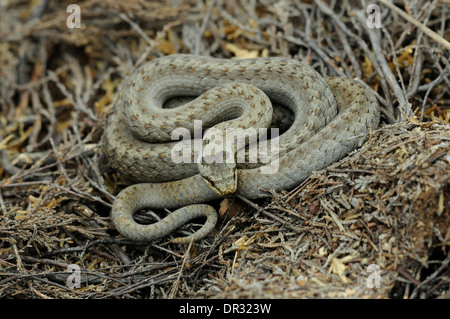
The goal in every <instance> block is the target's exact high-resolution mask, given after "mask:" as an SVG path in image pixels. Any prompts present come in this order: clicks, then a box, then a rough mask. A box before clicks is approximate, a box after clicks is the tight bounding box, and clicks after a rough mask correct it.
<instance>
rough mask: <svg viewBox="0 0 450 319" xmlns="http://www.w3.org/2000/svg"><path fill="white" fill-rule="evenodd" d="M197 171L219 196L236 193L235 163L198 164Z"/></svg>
mask: <svg viewBox="0 0 450 319" xmlns="http://www.w3.org/2000/svg"><path fill="white" fill-rule="evenodd" d="M198 169H199V172H200V175H201V176H202V177H203V179H204V180H205V181H206V183H207V184H208V185H209V187H211V189H212V190H213V191H214V192H216V193H217V194H219V195H220V196H228V195H231V194H234V193H235V192H236V190H237V169H236V163H209V164H208V163H199V164H198Z"/></svg>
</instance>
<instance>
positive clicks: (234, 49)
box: [0, 0, 450, 298]
mask: <svg viewBox="0 0 450 319" xmlns="http://www.w3.org/2000/svg"><path fill="white" fill-rule="evenodd" d="M69 3H70V2H69V1H45V0H44V1H30V2H29V1H12V0H11V1H3V2H1V4H0V161H1V162H0V163H1V166H0V211H1V213H0V296H1V297H3V298H118V297H120V298H148V297H151V298H230V297H238V298H246V297H250V298H287V297H289V298H293V297H303V298H317V297H320V298H323V297H325V298H327V297H342V298H345V297H352V298H437V297H440V298H448V297H449V295H448V291H449V276H448V274H449V267H448V263H449V257H448V254H449V252H448V251H449V242H450V182H449V181H450V125H449V123H450V92H449V87H450V63H449V62H450V61H449V56H450V55H449V52H450V51H449V50H448V48H447V47H446V44H445V41H444V40H443V39H445V38H446V39H447V40H448V39H449V37H450V28H449V27H448V25H446V23H447V24H448V20H449V15H450V7H449V4H448V2H446V1H402V2H401V3H400V2H399V3H396V4H397V6H398V7H399V8H400V9H402V10H403V11H405V12H406V13H407V14H408V16H409V18H408V19H405V18H404V17H402V16H399V15H398V14H396V13H394V12H393V11H392V8H388V7H383V6H381V9H382V24H383V28H381V29H379V30H378V29H369V28H367V25H366V23H365V20H366V17H367V13H366V10H365V8H366V7H365V6H364V7H361V5H360V1H339V2H333V3H337V4H335V6H334V7H330V3H329V2H326V1H319V0H318V1H306V0H305V1H271V0H265V1H260V2H258V4H256V2H254V1H237V0H235V1H220V0H217V1H207V2H206V3H203V2H197V1H183V2H182V1H175V0H174V1H167V2H166V1H146V2H144V1H138V0H129V1H126V2H119V1H112V0H108V1H97V0H91V1H79V2H78V3H79V4H80V6H81V18H82V20H81V22H82V28H81V29H68V28H67V26H66V19H67V16H68V15H69V14H68V13H67V12H66V8H67V5H68V4H69ZM412 21H413V23H411V22H412ZM425 25H426V26H427V27H426V28H425ZM174 53H196V54H202V55H211V56H215V57H225V58H233V57H252V56H293V57H295V58H299V59H302V60H305V61H306V62H307V63H309V64H310V65H312V66H313V67H314V68H315V69H316V70H318V71H319V72H320V73H321V74H323V75H327V76H346V77H351V78H358V79H360V80H361V81H362V82H363V83H365V84H367V86H368V87H370V88H371V89H372V90H373V91H374V93H375V94H376V96H377V98H378V100H379V102H380V105H381V106H382V108H383V126H382V128H381V129H380V130H377V131H375V132H373V134H372V135H371V137H370V139H369V141H368V142H367V143H366V144H365V145H363V147H362V148H361V149H360V150H359V151H357V152H354V153H353V154H351V155H350V156H348V157H347V158H345V159H343V160H342V161H340V162H339V163H336V164H335V165H333V166H332V167H329V168H327V169H325V170H323V171H321V172H317V173H315V174H313V175H312V176H311V177H310V178H309V179H308V180H306V181H305V182H304V183H302V184H301V185H299V187H298V188H297V189H294V190H291V191H289V192H288V191H286V192H283V193H278V194H273V199H272V200H270V201H262V202H257V203H256V202H250V201H248V200H246V199H244V198H237V199H236V200H234V201H229V200H227V201H224V202H223V203H222V218H221V220H220V223H219V224H218V226H217V229H216V232H215V233H213V234H211V236H209V237H208V238H206V239H205V240H203V241H201V242H199V243H196V244H195V245H192V246H189V247H187V246H181V245H172V244H168V243H167V242H165V241H160V242H155V243H151V244H142V243H134V242H130V241H128V240H125V239H123V238H121V237H120V236H119V235H118V233H117V232H116V231H115V230H114V227H113V226H112V224H111V222H110V220H109V211H110V208H111V203H112V202H113V200H114V195H115V194H117V193H118V191H119V190H121V189H122V188H124V187H125V186H126V184H125V182H123V181H121V180H120V179H119V178H118V176H117V175H116V173H115V172H113V171H111V170H110V168H109V167H108V165H107V164H106V163H105V161H104V157H103V154H102V152H101V148H100V146H101V143H102V140H101V136H102V131H103V127H104V124H105V121H106V117H107V114H108V112H109V111H110V110H111V107H112V105H113V103H114V98H115V95H116V93H117V92H118V90H120V84H121V82H122V81H123V79H124V78H125V77H126V76H127V75H128V74H130V73H131V72H132V71H133V70H134V69H136V68H137V67H138V66H140V65H141V64H143V63H145V62H146V61H148V60H151V59H154V58H156V57H158V56H162V55H166V54H174ZM407 118H408V120H406V121H405V119H407ZM216 204H217V206H219V203H216ZM72 264H76V265H78V266H79V267H80V269H81V279H82V283H81V288H77V289H73V290H72V289H70V288H69V287H68V286H67V278H68V276H69V275H70V274H71V273H68V272H67V267H68V266H69V265H72ZM371 264H375V265H378V266H379V269H380V274H381V282H380V284H381V286H380V288H369V287H368V286H367V279H368V278H369V276H370V274H371V273H370V272H369V271H370V268H368V266H369V265H371Z"/></svg>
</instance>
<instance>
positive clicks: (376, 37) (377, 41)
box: [354, 11, 413, 120]
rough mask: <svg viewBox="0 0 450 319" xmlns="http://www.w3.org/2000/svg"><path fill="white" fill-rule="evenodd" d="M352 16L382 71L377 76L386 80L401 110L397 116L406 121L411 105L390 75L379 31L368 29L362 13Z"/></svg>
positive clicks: (358, 12) (355, 12) (393, 77)
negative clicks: (362, 28) (369, 43)
mask: <svg viewBox="0 0 450 319" xmlns="http://www.w3.org/2000/svg"><path fill="white" fill-rule="evenodd" d="M354 14H355V15H356V16H357V17H358V19H359V22H360V24H361V25H362V26H363V27H364V28H365V30H366V33H367V34H368V35H369V39H370V42H371V43H372V49H373V51H374V55H375V58H376V59H377V61H378V63H379V64H380V67H381V69H382V70H383V73H380V74H379V75H380V76H384V77H385V78H386V80H387V82H388V83H389V85H390V86H391V88H392V90H393V91H394V94H395V97H396V98H397V100H398V102H399V108H400V110H401V113H400V114H399V116H400V119H402V120H406V118H409V117H411V116H412V114H413V112H412V110H411V104H410V103H409V102H408V99H407V98H406V95H405V92H404V91H403V90H402V88H401V87H400V86H399V84H398V81H397V79H396V78H395V76H394V74H392V71H391V68H390V67H389V64H388V63H387V61H386V58H385V57H384V54H383V52H382V51H381V48H382V45H381V38H380V34H379V31H378V29H375V28H373V29H370V28H369V27H368V26H367V25H366V19H367V17H366V16H365V14H364V12H363V11H354Z"/></svg>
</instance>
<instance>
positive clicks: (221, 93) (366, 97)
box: [103, 55, 380, 243]
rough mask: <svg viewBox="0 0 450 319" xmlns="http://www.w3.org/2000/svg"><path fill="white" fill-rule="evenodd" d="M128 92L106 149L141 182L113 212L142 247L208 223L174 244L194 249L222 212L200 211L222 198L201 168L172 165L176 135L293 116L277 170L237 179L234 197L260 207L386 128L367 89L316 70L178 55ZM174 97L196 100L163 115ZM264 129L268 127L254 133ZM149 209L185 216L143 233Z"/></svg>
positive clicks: (243, 172) (147, 69)
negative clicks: (197, 125) (192, 224)
mask: <svg viewBox="0 0 450 319" xmlns="http://www.w3.org/2000/svg"><path fill="white" fill-rule="evenodd" d="M124 85H125V86H124V89H123V90H122V92H121V93H120V95H119V97H118V99H117V103H116V105H115V111H114V113H113V114H111V116H110V118H109V121H108V124H107V126H106V128H105V133H104V137H105V138H104V143H103V149H104V152H105V154H106V156H107V158H108V160H109V163H110V164H111V166H112V167H113V168H114V169H115V170H117V171H118V172H119V173H120V174H121V175H123V176H124V177H126V178H128V179H130V180H133V181H136V182H139V183H138V184H134V185H131V186H129V187H127V188H125V189H124V190H122V191H121V192H120V193H119V194H118V195H117V198H116V200H115V202H114V204H113V207H112V211H111V217H112V221H113V223H114V225H115V227H116V228H117V230H118V231H119V232H120V233H121V234H122V235H123V236H125V237H128V238H130V239H133V240H138V241H151V240H155V239H158V238H162V237H164V236H166V235H168V234H169V233H170V232H172V231H173V230H174V229H176V228H178V227H179V226H180V225H182V224H184V223H186V222H187V221H189V220H191V219H193V218H196V217H200V216H205V217H206V218H207V220H206V222H205V224H204V225H203V226H202V227H201V228H200V229H199V230H198V231H196V232H195V233H194V234H192V235H191V236H187V237H181V238H175V239H172V240H171V241H172V242H175V243H189V241H190V240H191V239H192V238H193V239H194V240H198V239H201V238H203V237H205V236H206V235H207V234H208V233H209V232H210V231H211V230H212V228H213V227H214V226H215V224H216V221H217V213H216V212H215V210H214V209H213V208H212V207H211V206H209V205H205V204H201V203H204V202H207V201H211V200H213V199H218V198H220V197H221V195H219V194H218V193H217V189H216V190H213V189H212V188H211V185H210V184H208V183H207V181H206V180H207V179H208V177H207V176H205V177H206V179H205V177H204V176H202V175H200V174H199V173H198V168H197V166H198V165H197V163H195V161H194V160H193V161H191V163H181V164H175V163H174V161H173V159H172V156H171V154H172V153H171V150H172V149H173V147H174V146H175V144H176V143H178V142H179V141H171V133H172V132H173V131H174V130H175V129H176V128H179V127H184V128H186V129H188V130H189V131H190V132H192V130H193V128H194V120H200V121H201V123H202V125H203V129H205V128H208V127H211V126H214V125H216V124H217V123H219V122H222V123H225V124H218V125H219V126H220V125H222V128H223V127H229V126H231V127H253V126H255V125H267V124H270V119H271V116H272V113H271V109H270V104H271V102H272V103H274V104H279V105H282V106H284V107H287V108H289V109H290V110H291V111H292V112H293V113H294V115H295V119H294V121H293V124H292V125H291V126H290V128H289V129H287V131H286V132H284V133H283V134H281V135H280V137H279V145H280V153H279V166H278V169H277V170H276V171H275V172H273V173H272V174H262V173H261V167H251V168H249V167H246V166H245V165H244V166H242V167H238V169H237V170H236V171H234V173H233V174H235V175H234V176H235V178H236V180H235V181H234V182H231V184H233V183H236V186H237V190H236V192H237V193H239V194H241V195H243V196H244V197H247V198H251V199H255V198H260V197H265V196H268V193H267V192H265V191H264V190H276V191H279V190H282V189H290V188H293V187H295V186H296V185H298V184H299V183H300V182H302V181H303V180H304V179H306V178H307V177H308V175H309V174H310V173H311V172H312V171H314V170H318V169H322V168H324V167H326V166H328V165H330V164H332V163H333V162H336V161H338V160H339V159H341V158H343V157H344V156H345V155H346V154H348V153H349V152H350V151H352V150H354V149H355V148H357V147H358V146H360V145H361V144H362V143H363V142H364V141H365V140H366V139H367V137H368V134H367V133H368V132H369V130H370V129H371V128H372V129H373V128H375V127H377V126H378V123H379V119H380V111H379V106H378V103H377V100H376V98H375V97H374V95H373V94H372V93H371V92H370V91H368V90H367V89H365V88H364V87H363V86H362V85H360V84H358V83H357V82H355V81H353V80H349V79H344V78H325V79H324V78H322V77H321V76H320V75H319V74H318V73H317V72H316V71H314V70H313V69H312V68H311V67H309V66H307V65H305V64H303V63H301V62H298V61H295V60H292V59H287V58H257V59H245V60H225V59H214V58H208V57H200V56H193V55H172V56H166V57H162V58H159V59H156V60H153V61H150V62H148V63H146V64H145V65H143V66H142V67H140V68H139V69H138V70H136V71H135V72H134V73H133V74H131V76H129V77H128V79H127V80H126V82H125V84H124ZM175 96H192V97H197V98H196V99H194V100H193V101H191V102H189V103H187V104H184V105H182V106H180V107H176V108H173V109H168V108H164V107H163V106H164V103H165V101H167V100H168V99H170V98H172V97H175ZM267 106H268V107H269V108H268V109H267ZM216 107H217V108H216ZM259 107H266V109H265V110H264V111H261V110H260V109H259ZM234 118H235V119H234ZM232 119H234V120H232ZM259 119H262V120H263V122H264V124H255V123H257V120H259ZM267 119H268V120H267ZM223 121H228V122H223ZM267 121H268V122H267ZM233 123H235V124H233ZM245 123H246V124H245ZM244 125H247V126H244ZM191 158H194V155H191ZM266 165H269V164H266ZM262 167H264V165H263V166H262ZM232 191H233V190H232ZM232 191H231V192H232ZM180 207H181V208H180ZM143 208H148V209H174V208H179V209H178V210H176V211H174V212H173V213H171V214H169V215H168V216H167V217H165V218H164V219H162V220H161V221H159V222H156V223H154V224H150V225H142V224H139V223H137V222H136V221H135V220H134V218H133V214H134V213H135V212H136V211H138V210H140V209H143Z"/></svg>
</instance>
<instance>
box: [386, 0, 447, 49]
mask: <svg viewBox="0 0 450 319" xmlns="http://www.w3.org/2000/svg"><path fill="white" fill-rule="evenodd" d="M378 1H379V2H381V3H382V4H383V5H385V6H386V7H388V8H390V9H392V10H394V11H395V13H397V14H398V15H400V16H401V17H402V18H404V19H405V20H407V21H408V22H410V23H412V24H414V25H415V26H416V27H417V28H419V29H420V30H422V31H423V33H425V34H426V35H427V36H429V37H430V38H432V39H433V40H434V41H436V42H438V43H439V44H440V45H442V46H443V47H444V48H446V49H447V50H449V51H450V42H448V41H447V40H446V39H444V38H443V37H441V36H440V35H439V34H437V33H436V32H434V31H433V30H431V29H430V28H428V27H427V26H426V25H424V24H422V23H420V22H419V21H417V20H416V19H414V17H411V16H410V15H409V14H407V13H406V12H405V11H403V10H401V9H399V8H398V7H397V6H395V5H394V4H392V3H390V2H388V1H386V0H378Z"/></svg>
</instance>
